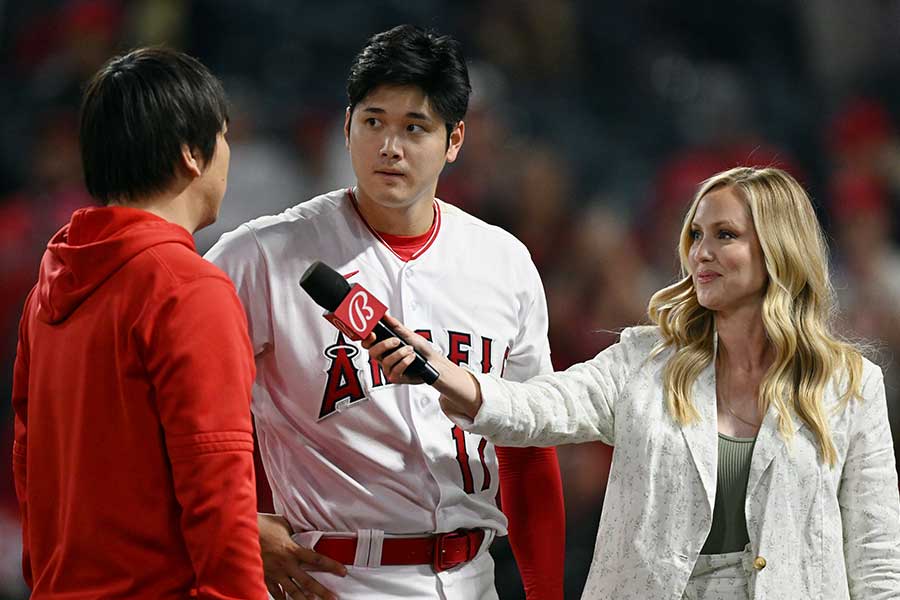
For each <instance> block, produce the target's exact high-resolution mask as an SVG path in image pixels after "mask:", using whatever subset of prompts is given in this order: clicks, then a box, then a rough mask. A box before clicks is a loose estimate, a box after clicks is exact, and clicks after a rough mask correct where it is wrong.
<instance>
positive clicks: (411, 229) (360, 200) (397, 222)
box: [353, 187, 434, 236]
mask: <svg viewBox="0 0 900 600" xmlns="http://www.w3.org/2000/svg"><path fill="white" fill-rule="evenodd" d="M353 194H354V197H355V198H356V205H357V208H359V212H360V214H361V215H362V216H363V218H364V219H365V220H366V223H368V224H369V227H371V228H372V229H374V230H375V231H377V232H379V233H388V234H390V235H405V236H410V235H422V234H423V233H426V232H427V231H428V230H429V229H431V226H432V225H433V224H434V194H423V196H422V197H421V198H419V199H417V200H416V201H415V202H413V203H411V204H410V205H408V206H384V205H383V204H379V203H377V202H375V201H374V200H372V198H371V197H370V196H368V195H367V194H366V193H365V192H364V191H363V190H362V189H360V188H359V187H356V188H354V189H353Z"/></svg>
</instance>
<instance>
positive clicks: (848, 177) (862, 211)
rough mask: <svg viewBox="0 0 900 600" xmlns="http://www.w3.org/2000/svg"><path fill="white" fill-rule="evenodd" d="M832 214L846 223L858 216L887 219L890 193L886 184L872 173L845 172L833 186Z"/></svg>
mask: <svg viewBox="0 0 900 600" xmlns="http://www.w3.org/2000/svg"><path fill="white" fill-rule="evenodd" d="M831 187H832V189H831V213H832V216H833V217H834V218H835V220H837V221H839V222H845V221H847V220H848V219H852V218H853V217H856V216H858V215H867V216H875V217H884V218H887V215H888V206H889V204H888V193H887V190H886V189H885V186H884V183H883V182H882V181H881V180H880V179H879V178H877V177H875V176H874V175H872V174H870V173H861V172H855V171H845V172H841V173H839V174H838V175H837V176H836V177H835V178H834V181H833V182H832V184H831Z"/></svg>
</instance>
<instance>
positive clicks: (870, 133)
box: [828, 98, 893, 155]
mask: <svg viewBox="0 0 900 600" xmlns="http://www.w3.org/2000/svg"><path fill="white" fill-rule="evenodd" d="M892 134H893V125H892V124H891V117H890V115H889V114H888V111H887V110H886V109H885V108H884V106H882V105H881V104H880V103H878V102H876V101H875V100H871V99H867V98H859V99H857V100H854V101H853V102H851V103H850V104H849V105H848V106H847V107H846V108H845V109H844V110H843V111H841V112H840V113H838V115H837V116H836V117H835V118H834V119H833V120H832V121H831V125H830V127H829V131H828V138H829V140H828V141H829V146H830V147H831V151H832V152H833V153H835V154H838V155H841V154H852V153H855V152H858V151H860V150H864V149H866V148H867V147H870V146H874V145H878V144H882V143H884V142H886V141H887V140H888V139H889V138H890V137H891V135H892Z"/></svg>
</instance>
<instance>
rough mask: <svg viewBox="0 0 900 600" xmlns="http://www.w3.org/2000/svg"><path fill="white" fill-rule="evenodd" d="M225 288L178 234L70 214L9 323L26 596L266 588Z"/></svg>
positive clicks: (212, 595)
mask: <svg viewBox="0 0 900 600" xmlns="http://www.w3.org/2000/svg"><path fill="white" fill-rule="evenodd" d="M245 323H246V321H245V318H244V315H243V311H242V310H241V307H240V304H239V301H238V299H237V296H236V295H235V293H234V288H233V286H232V285H231V283H230V282H229V281H228V279H227V277H226V276H225V275H224V274H223V273H222V272H221V271H220V270H219V269H218V268H216V267H215V266H213V265H211V264H209V263H208V262H206V261H204V260H203V259H202V258H200V256H198V255H197V253H196V251H195V249H194V243H193V239H192V238H191V235H190V234H189V233H188V232H187V231H186V230H185V229H183V228H182V227H180V226H178V225H175V224H172V223H169V222H167V221H165V220H163V219H161V218H159V217H156V216H154V215H152V214H150V213H149V212H146V211H143V210H137V209H130V208H123V207H106V208H88V209H81V210H79V211H76V212H75V213H74V215H73V216H72V219H71V221H70V223H69V224H68V225H66V226H65V227H64V228H63V229H62V230H60V232H59V233H58V234H56V236H54V238H53V239H52V240H51V241H50V243H49V245H48V247H47V251H46V252H45V254H44V258H43V260H42V263H41V270H40V277H39V280H38V284H37V285H36V287H35V288H34V290H33V291H32V293H31V294H30V296H29V298H28V300H27V302H26V305H25V310H24V314H23V317H22V321H21V325H20V333H19V345H18V353H17V356H16V365H15V375H14V383H13V407H14V410H15V444H14V473H15V481H16V493H17V496H18V498H19V502H20V506H21V511H22V517H23V539H24V561H23V562H24V572H25V578H26V581H27V582H28V584H29V585H30V586H31V587H32V589H33V593H32V596H31V597H32V598H33V599H35V600H38V599H40V598H62V597H65V598H71V599H73V600H74V599H88V598H121V599H124V598H154V599H157V598H162V599H169V598H171V599H175V598H187V597H188V596H189V595H193V596H194V597H197V598H206V599H226V598H227V599H238V598H242V599H246V598H260V599H263V598H266V597H267V595H266V591H265V586H264V584H263V577H262V564H261V560H260V555H259V541H258V533H257V527H256V513H255V492H254V480H253V463H252V449H253V444H252V437H251V425H250V411H249V407H250V386H251V383H252V380H253V372H254V367H253V362H252V353H251V350H250V344H249V342H248V339H247V333H246V324H245Z"/></svg>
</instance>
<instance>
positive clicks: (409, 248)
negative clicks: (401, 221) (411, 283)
mask: <svg viewBox="0 0 900 600" xmlns="http://www.w3.org/2000/svg"><path fill="white" fill-rule="evenodd" d="M437 223H438V220H437V219H435V220H434V221H433V222H432V223H431V227H430V228H429V229H428V231H426V232H425V233H423V234H422V235H392V234H390V233H383V232H381V231H379V232H378V235H380V236H381V239H383V240H384V242H385V243H386V244H387V245H388V246H390V247H391V250H393V251H394V252H396V253H397V256H399V257H400V258H401V259H402V260H403V262H409V261H410V260H411V259H412V257H413V255H414V254H415V253H416V252H418V251H419V249H420V248H422V246H424V245H425V244H427V243H428V240H430V239H431V236H432V235H434V228H435V227H437Z"/></svg>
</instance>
